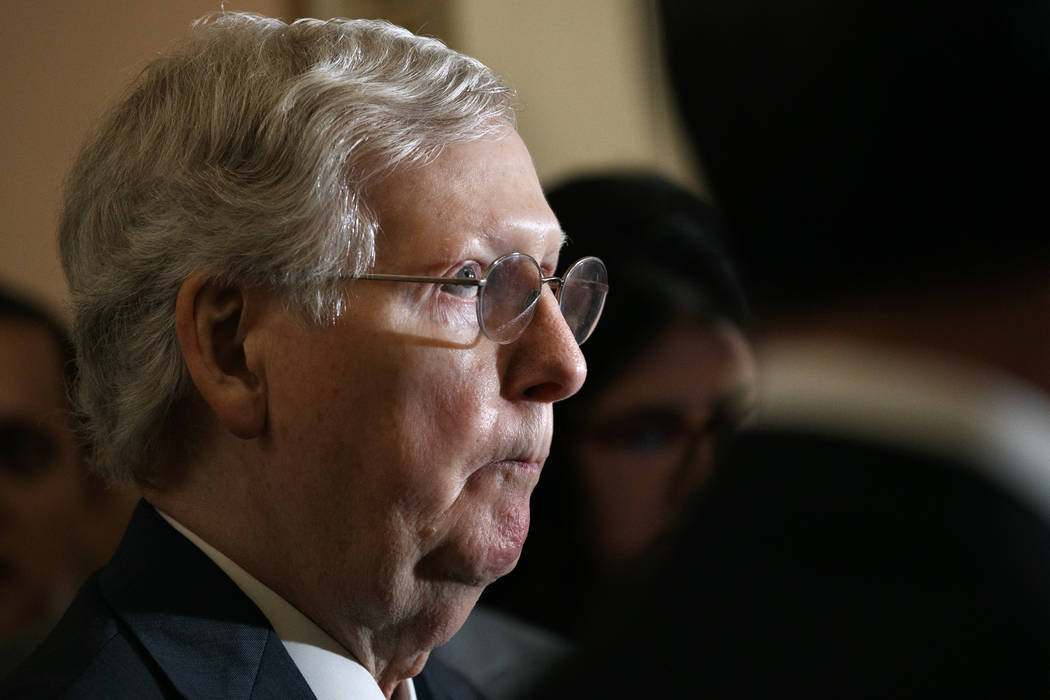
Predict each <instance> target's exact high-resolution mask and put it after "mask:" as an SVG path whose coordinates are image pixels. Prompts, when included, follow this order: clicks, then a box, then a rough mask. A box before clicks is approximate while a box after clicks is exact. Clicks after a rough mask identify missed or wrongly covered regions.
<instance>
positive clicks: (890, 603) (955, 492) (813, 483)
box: [536, 430, 1050, 700]
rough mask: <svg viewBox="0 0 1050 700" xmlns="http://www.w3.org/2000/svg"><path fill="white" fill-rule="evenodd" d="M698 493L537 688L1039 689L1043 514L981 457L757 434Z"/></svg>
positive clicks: (870, 694)
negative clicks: (601, 619)
mask: <svg viewBox="0 0 1050 700" xmlns="http://www.w3.org/2000/svg"><path fill="white" fill-rule="evenodd" d="M694 506H695V507H694V510H693V512H692V518H691V520H690V521H689V522H688V524H687V526H686V527H685V529H684V531H683V533H682V536H681V538H680V539H679V541H677V542H676V543H675V546H674V547H673V549H672V553H671V556H670V557H669V560H668V561H665V562H663V563H662V564H661V565H660V567H659V568H657V569H656V571H655V572H651V573H649V574H647V575H645V576H644V577H643V579H642V580H641V581H640V582H639V583H637V584H636V585H634V586H633V587H630V588H628V589H627V590H626V591H621V595H619V596H618V597H617V598H616V599H615V600H614V601H613V602H614V606H613V608H612V609H613V610H614V611H615V612H614V614H611V615H608V616H607V619H608V620H609V622H608V623H607V624H606V625H604V626H600V627H599V628H598V633H597V635H596V637H597V638H596V639H595V640H594V641H593V643H592V644H591V645H590V646H589V649H590V656H589V657H587V658H585V659H583V660H579V661H577V662H575V663H574V664H573V665H571V666H569V667H568V668H567V669H566V671H565V673H564V675H563V676H561V677H559V678H557V679H555V680H553V681H552V682H551V683H550V685H549V686H548V687H545V688H544V689H543V691H542V692H541V693H539V694H538V695H537V696H536V697H537V698H544V700H550V699H551V698H572V697H580V693H593V696H594V697H602V698H624V699H626V698H640V697H642V698H648V697H704V698H741V697H744V698H751V697H761V698H768V697H805V698H813V697H818V698H858V697H865V698H889V697H893V698H902V697H907V698H940V697H952V698H958V697H988V698H991V697H1010V698H1016V697H1050V527H1048V525H1047V522H1046V521H1045V520H1044V519H1043V517H1042V516H1040V515H1039V514H1037V513H1036V512H1034V511H1033V510H1031V509H1029V508H1028V507H1027V505H1026V504H1025V503H1022V502H1020V501H1019V500H1017V499H1015V498H1013V497H1011V496H1010V495H1009V494H1007V493H1006V492H1004V491H1003V490H1001V489H1000V488H999V487H998V486H997V485H996V484H994V483H992V482H991V481H989V480H987V479H986V478H985V477H984V475H983V474H982V472H981V471H980V470H979V469H978V468H976V467H975V466H974V465H970V464H965V463H962V462H953V461H949V460H946V459H941V458H938V457H934V456H932V455H929V454H922V453H919V452H914V451H909V450H908V449H904V448H900V447H891V446H888V445H885V444H876V443H871V442H865V441H861V440H851V439H844V438H839V437H833V436H830V435H826V434H819V433H803V432H788V431H780V432H775V431H771V430H767V431H761V432H753V433H751V434H747V435H743V436H741V437H740V438H739V439H738V440H737V441H736V443H735V445H733V446H732V447H731V449H730V450H729V453H728V454H727V455H726V456H725V460H724V461H723V462H722V464H721V465H720V469H719V471H718V473H717V474H716V476H715V478H714V479H713V481H712V483H711V485H710V487H709V488H708V489H707V490H706V492H705V493H703V494H701V496H700V498H699V500H698V501H697V502H696V503H695V504H694ZM644 659H651V660H656V662H655V663H646V662H645V661H644Z"/></svg>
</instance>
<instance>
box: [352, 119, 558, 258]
mask: <svg viewBox="0 0 1050 700" xmlns="http://www.w3.org/2000/svg"><path fill="white" fill-rule="evenodd" d="M371 201H372V204H373V206H375V207H376V211H377V213H378V215H379V223H380V232H379V237H378V240H377V242H376V255H377V265H376V267H377V269H380V266H384V267H386V266H389V265H392V264H397V263H413V262H414V263H416V264H438V263H440V262H455V261H456V260H458V259H462V257H463V256H466V257H474V258H486V259H487V260H491V259H494V258H496V257H498V256H500V255H503V254H505V253H509V252H515V251H516V252H522V253H528V254H529V255H532V256H533V257H535V258H536V259H537V260H540V261H543V260H548V261H550V258H551V257H552V256H553V257H554V258H556V257H557V254H558V250H559V249H560V248H561V245H562V242H563V234H562V232H561V229H560V227H559V226H558V221H557V219H556V218H555V216H554V213H553V212H552V211H551V209H550V207H549V206H548V205H547V201H546V199H545V198H544V196H543V192H542V190H541V188H540V183H539V179H538V177H537V175H536V170H535V168H534V167H533V165H532V159H531V158H530V157H529V153H528V151H527V150H526V148H525V144H524V143H522V141H521V138H520V137H519V136H518V135H517V133H515V132H513V131H508V132H507V133H506V134H505V135H503V136H501V137H499V138H487V139H483V140H478V141H472V142H469V143H465V144H456V145H453V146H449V147H448V148H446V149H445V150H444V151H443V152H442V153H441V155H440V156H439V157H438V158H436V159H435V160H433V161H431V162H430V163H427V164H426V165H422V166H415V167H410V168H405V169H403V170H401V171H398V172H395V173H394V174H393V175H391V176H390V177H389V178H387V179H386V180H384V181H383V182H382V183H381V184H380V185H379V186H377V187H376V188H375V189H374V190H373V192H372V197H371ZM483 261H485V260H479V262H483Z"/></svg>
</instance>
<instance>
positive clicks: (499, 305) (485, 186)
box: [13, 13, 606, 698]
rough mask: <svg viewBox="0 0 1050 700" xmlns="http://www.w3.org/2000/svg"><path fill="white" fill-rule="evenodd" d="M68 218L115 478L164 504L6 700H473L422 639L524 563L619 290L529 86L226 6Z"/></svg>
mask: <svg viewBox="0 0 1050 700" xmlns="http://www.w3.org/2000/svg"><path fill="white" fill-rule="evenodd" d="M60 235H61V249H62V257H63V265H64V269H65V271H66V274H67V277H68V279H69V282H70V287H71V291H72V300H73V305H74V312H75V340H76V343H77V349H78V354H79V358H80V362H81V380H80V384H79V395H78V396H79V402H80V407H81V409H82V410H83V411H84V413H85V415H86V418H87V420H88V422H89V426H90V430H91V437H92V441H93V454H94V457H95V468H96V469H97V470H98V471H99V472H100V473H102V474H105V475H106V476H108V477H109V478H112V479H116V480H120V481H133V482H134V483H136V484H138V485H139V486H140V487H141V488H142V489H143V491H144V493H145V500H144V502H143V503H142V504H140V506H139V508H138V510H137V512H136V515H135V516H134V518H133V520H132V524H131V526H130V527H129V530H128V534H127V535H126V537H125V540H124V542H123V544H122V546H121V549H120V550H119V551H118V553H117V555H116V556H115V558H114V560H113V562H112V563H111V564H110V565H109V566H108V567H107V568H106V569H104V570H103V571H102V572H101V573H100V574H99V575H98V576H96V577H94V578H93V579H91V580H90V581H89V582H88V584H87V585H86V586H85V587H84V588H83V589H82V591H81V594H80V596H79V598H78V600H77V601H76V602H75V603H74V605H73V606H72V608H71V610H70V611H69V613H68V614H67V616H66V618H65V620H64V621H63V623H62V624H60V626H59V628H58V631H57V632H56V633H55V634H54V635H52V637H51V638H50V639H49V640H48V642H46V643H45V644H44V646H43V647H42V648H41V649H40V650H39V651H38V652H37V654H36V656H35V657H33V658H32V659H31V660H30V662H29V664H28V665H27V666H24V667H23V669H22V671H21V674H20V675H16V677H15V681H14V686H13V689H14V690H13V693H14V695H15V696H19V693H22V694H23V695H33V696H35V697H38V696H40V695H44V696H52V695H62V696H63V697H81V696H97V695H100V694H101V695H105V696H107V697H150V696H164V697H167V696H190V697H199V696H222V697H249V696H250V697H310V696H311V695H316V696H318V697H333V696H340V695H341V696H344V697H383V696H385V697H388V698H389V697H397V698H411V697H419V698H461V697H463V698H469V697H475V696H476V693H475V691H473V689H472V688H471V687H470V686H469V684H467V683H466V681H465V680H463V679H462V678H460V677H458V676H457V675H456V674H455V673H454V672H452V671H451V670H449V669H447V668H445V667H442V666H440V665H439V664H436V663H431V664H427V658H428V654H429V651H430V650H431V649H432V648H433V647H434V646H436V645H438V644H441V643H442V642H444V641H445V640H447V639H448V638H449V637H450V636H451V635H452V634H453V633H454V632H455V630H456V629H457V628H458V627H459V626H460V624H462V621H463V620H464V619H465V617H466V616H467V614H468V613H469V611H470V609H471V607H472V606H473V605H474V603H475V601H476V600H477V597H478V595H479V594H480V592H481V590H482V589H483V588H484V586H485V585H486V584H488V583H489V582H491V581H492V580H493V579H494V578H496V577H498V576H500V575H502V574H504V573H506V572H507V571H509V570H510V569H511V568H512V567H513V566H514V563H515V561H516V560H517V557H518V553H519V551H520V548H521V545H522V542H523V540H524V538H525V535H526V533H527V530H528V523H529V510H528V499H529V494H530V492H531V489H532V487H533V486H534V485H535V483H536V480H537V479H538V477H539V472H540V469H541V468H542V465H543V462H544V460H545V458H546V455H547V451H548V449H549V444H550V437H551V421H552V410H551V406H552V403H553V402H554V401H557V400H559V399H562V398H565V397H567V396H570V395H572V394H573V393H575V392H576V391H577V390H578V389H579V388H580V386H581V385H582V383H583V380H584V376H585V373H586V368H585V364H584V360H583V356H582V354H581V352H580V349H579V342H582V340H584V339H585V338H586V336H587V334H588V333H589V331H590V329H591V328H593V326H594V324H595V323H596V322H597V318H598V316H599V315H600V312H601V307H602V302H603V300H604V295H605V289H606V279H605V271H604V266H602V264H601V262H600V261H597V260H595V259H585V260H584V261H583V262H581V263H580V264H579V265H576V266H573V267H571V268H570V267H569V266H567V265H565V263H566V262H571V261H561V262H560V263H559V260H558V255H559V250H560V248H561V245H562V239H563V233H562V231H561V229H560V228H559V226H558V222H557V220H556V219H555V217H554V215H553V214H552V212H551V210H550V208H549V207H548V206H547V203H546V201H545V200H544V197H543V194H542V192H541V190H540V186H539V183H538V180H537V176H536V173H535V170H534V168H533V166H532V163H531V160H530V158H529V155H528V152H527V150H526V149H525V146H524V144H523V143H522V141H521V139H520V138H519V137H518V135H517V134H516V132H515V131H514V127H513V111H512V106H511V94H510V92H509V91H508V89H507V88H506V87H505V86H504V85H503V84H502V83H501V82H500V81H499V80H498V79H497V78H496V76H494V75H493V74H492V72H491V71H489V69H487V68H486V67H485V66H483V65H481V64H480V63H479V62H477V61H476V60H474V59H471V58H469V57H466V56H463V55H461V54H458V53H456V52H454V51H452V50H450V49H448V48H446V47H445V46H444V45H443V44H442V43H441V42H439V41H437V40H433V39H424V38H420V37H417V36H414V35H412V34H411V33H409V32H407V31H405V30H402V29H400V28H397V27H394V26H392V25H390V24H387V23H384V22H379V21H367V20H358V21H351V20H331V21H328V22H322V21H317V20H299V21H297V22H295V23H293V24H285V23H283V22H280V21H278V20H272V19H267V18H263V17H260V16H256V15H245V14H236V13H220V14H216V15H214V16H211V17H208V18H205V19H204V20H202V21H201V22H199V23H198V25H197V26H196V27H195V29H194V31H193V32H192V33H191V35H190V36H189V37H188V38H187V39H186V40H185V41H184V42H183V43H181V44H179V45H178V46H176V47H174V48H173V49H172V50H171V51H170V52H169V53H167V54H165V55H163V56H161V57H160V58H158V59H157V60H156V61H154V62H153V63H151V64H150V65H149V66H148V67H147V68H146V69H145V71H144V72H143V73H142V75H141V76H139V78H138V79H137V80H136V81H135V84H134V85H133V86H132V88H131V90H130V91H129V92H128V94H127V96H126V97H125V98H124V100H123V101H122V102H121V103H120V104H119V105H118V106H117V107H116V108H115V109H114V110H113V112H112V113H111V114H110V115H109V117H108V118H107V119H106V120H105V121H104V122H103V125H102V127H101V128H100V130H99V131H98V133H97V134H95V136H94V137H93V138H92V139H91V140H90V141H89V143H88V144H87V145H86V146H85V148H84V150H83V151H82V153H81V155H80V157H79V159H78V160H77V163H76V165H75V166H74V168H73V171H72V174H71V175H70V178H69V186H68V189H67V193H66V203H65V208H64V211H63V216H62V220H61V231H60ZM565 270H568V272H565ZM558 274H562V277H560V278H557V277H555V275H558ZM421 671H422V674H421V675H418V677H417V678H416V679H415V682H413V681H412V680H411V679H412V677H413V676H417V674H420V673H421Z"/></svg>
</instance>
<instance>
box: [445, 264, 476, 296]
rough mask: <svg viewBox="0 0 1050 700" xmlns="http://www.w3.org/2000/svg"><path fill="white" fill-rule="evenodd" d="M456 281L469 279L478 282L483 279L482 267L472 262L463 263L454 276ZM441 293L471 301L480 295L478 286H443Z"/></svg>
mask: <svg viewBox="0 0 1050 700" xmlns="http://www.w3.org/2000/svg"><path fill="white" fill-rule="evenodd" d="M452 277H454V278H456V279H467V280H476V279H480V278H481V265H479V264H478V263H476V262H474V261H473V260H470V261H468V262H465V263H463V266H462V267H460V268H459V269H458V270H457V271H456V274H454V275H452ZM441 291H443V292H445V293H447V294H451V295H453V296H457V297H462V298H464V299H469V298H472V297H476V296H477V295H478V285H476V284H443V285H441Z"/></svg>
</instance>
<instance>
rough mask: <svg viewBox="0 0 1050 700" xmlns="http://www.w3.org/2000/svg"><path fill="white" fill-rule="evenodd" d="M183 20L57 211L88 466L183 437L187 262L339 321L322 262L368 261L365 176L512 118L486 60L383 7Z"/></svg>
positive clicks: (81, 163)
mask: <svg viewBox="0 0 1050 700" xmlns="http://www.w3.org/2000/svg"><path fill="white" fill-rule="evenodd" d="M194 27H195V28H194V31H192V32H191V33H190V36H189V37H188V38H187V39H185V40H184V41H183V42H182V43H181V44H178V45H176V47H175V48H174V50H173V51H172V52H171V53H169V54H167V55H164V56H161V57H160V58H158V59H156V60H154V61H153V62H152V63H150V64H149V65H148V66H147V67H146V69H145V70H144V71H143V72H142V74H141V75H140V76H139V77H138V79H137V80H136V81H135V82H134V83H133V84H132V86H131V88H130V91H129V93H128V95H127V96H126V97H125V98H124V99H123V100H122V101H121V102H120V103H119V104H118V105H117V106H116V107H115V108H114V109H113V111H112V112H111V113H110V114H109V115H108V117H107V118H106V119H105V120H104V121H103V123H102V125H101V127H100V129H99V130H98V132H97V133H96V134H95V135H94V137H93V138H92V139H91V140H90V141H89V142H88V143H87V145H86V146H85V147H84V149H83V150H82V151H81V153H80V155H79V157H78V159H77V161H76V163H75V165H74V167H73V170H72V172H71V173H70V176H69V179H68V182H67V185H66V198H65V207H64V209H63V212H62V217H61V222H60V245H61V253H62V265H63V268H64V270H65V273H66V276H67V278H68V280H69V284H70V288H71V293H72V303H73V312H74V319H75V322H74V339H75V342H76V346H77V354H78V358H79V361H80V380H79V386H78V389H77V399H78V404H79V407H80V410H81V411H82V412H83V414H84V417H85V419H86V423H87V425H88V432H89V435H88V440H89V442H90V444H91V445H92V452H93V454H92V462H93V467H94V468H95V469H96V471H98V472H99V473H100V474H102V475H103V476H105V477H107V478H110V479H114V480H117V481H124V482H129V481H134V482H137V483H139V484H142V485H150V484H155V483H156V478H157V477H158V476H160V474H161V472H162V470H163V469H165V468H167V467H166V466H164V465H166V464H168V463H170V462H171V461H173V459H174V458H173V457H172V455H178V454H180V453H181V452H184V451H185V449H186V448H185V447H184V444H185V442H186V441H185V440H182V439H179V433H180V432H181V431H180V429H179V425H180V424H181V421H180V420H179V418H178V416H179V413H180V412H179V410H177V409H178V408H179V406H180V404H182V403H183V400H184V399H185V398H186V397H188V396H190V395H191V393H192V392H193V391H194V390H193V388H192V382H191V380H190V378H189V375H188V372H187V370H186V367H185V364H184V362H183V360H182V356H181V353H180V350H179V346H178V342H177V338H176V333H175V324H174V308H175V299H176V296H177V294H178V290H179V288H180V286H181V285H182V282H183V281H184V280H185V279H186V278H187V277H188V276H189V275H190V274H191V273H194V272H196V271H201V270H205V271H208V272H209V273H210V274H212V275H213V276H214V278H215V279H217V280H226V281H229V280H234V279H237V280H244V281H247V282H250V283H257V284H262V285H268V286H270V287H272V288H274V289H277V290H280V292H281V293H282V295H283V296H284V297H285V298H286V300H287V303H288V304H289V305H290V307H292V308H296V309H299V310H301V311H302V312H303V313H304V315H305V316H306V317H307V318H309V319H311V320H312V321H313V322H316V323H326V322H332V321H334V320H335V319H336V318H337V317H338V315H339V314H340V312H341V311H342V308H343V304H344V303H345V301H344V299H343V296H342V293H341V291H340V287H339V286H337V285H336V284H335V283H334V282H333V279H334V278H336V277H337V276H339V275H346V274H359V273H360V272H362V271H363V270H365V269H366V268H367V267H369V266H370V265H371V264H372V262H373V260H374V255H375V235H376V230H377V226H378V223H377V219H376V216H375V214H374V213H373V212H371V211H369V207H368V206H367V202H366V191H367V188H368V187H369V186H370V185H371V184H374V183H375V182H376V181H377V180H378V179H379V178H381V177H383V176H384V175H385V174H388V173H389V172H390V171H391V170H392V169H394V168H397V167H400V166H405V165H408V164H413V163H421V162H426V161H427V160H429V159H431V158H433V157H435V156H436V155H437V154H438V153H439V152H440V151H441V149H442V148H443V147H444V146H445V145H447V144H452V143H462V142H466V141H471V140H475V139H480V138H485V137H486V136H489V135H494V134H497V133H499V132H501V131H503V130H505V129H507V128H508V127H510V128H512V125H513V106H512V99H513V95H512V93H511V91H510V90H509V89H508V88H507V87H505V86H504V85H503V84H502V83H501V82H500V80H499V79H498V78H497V77H496V76H495V75H494V74H493V73H492V72H491V71H490V70H489V69H488V68H486V67H485V66H484V65H482V64H481V63H480V62H478V61H476V60H474V59H472V58H470V57H468V56H464V55H462V54H459V53H457V52H455V51H452V50H451V49H449V48H447V47H446V46H445V45H444V44H442V43H441V42H440V41H438V40H436V39H427V38H421V37H417V36H415V35H413V34H411V33H410V32H408V31H407V30H404V29H401V28H399V27H395V26H394V25H391V24H389V23H386V22H381V21H371V20H343V19H335V20H331V21H319V20H309V19H304V20H299V21H296V22H294V23H292V24H285V23H284V22H281V21H279V20H275V19H269V18H265V17H261V16H258V15H251V14H241V13H218V14H214V15H209V16H206V17H204V18H202V19H200V20H198V21H197V22H196V23H195V25H194ZM176 461H177V460H176Z"/></svg>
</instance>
